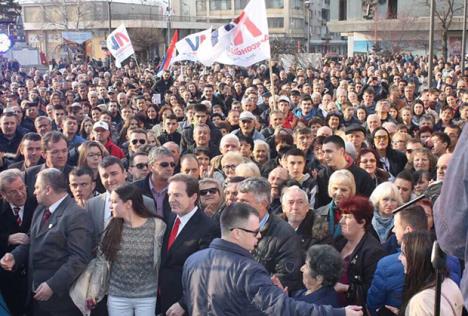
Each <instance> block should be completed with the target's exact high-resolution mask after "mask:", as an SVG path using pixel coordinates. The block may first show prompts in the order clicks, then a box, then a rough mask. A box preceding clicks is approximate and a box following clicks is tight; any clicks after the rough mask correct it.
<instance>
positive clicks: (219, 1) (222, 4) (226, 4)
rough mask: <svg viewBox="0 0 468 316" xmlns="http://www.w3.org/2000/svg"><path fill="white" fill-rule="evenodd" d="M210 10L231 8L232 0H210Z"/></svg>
mask: <svg viewBox="0 0 468 316" xmlns="http://www.w3.org/2000/svg"><path fill="white" fill-rule="evenodd" d="M210 10H215V11H217V10H231V0H210Z"/></svg>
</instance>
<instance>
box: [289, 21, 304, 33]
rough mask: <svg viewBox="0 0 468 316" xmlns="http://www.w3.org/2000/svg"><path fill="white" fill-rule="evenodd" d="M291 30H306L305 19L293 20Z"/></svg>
mask: <svg viewBox="0 0 468 316" xmlns="http://www.w3.org/2000/svg"><path fill="white" fill-rule="evenodd" d="M290 24H291V29H301V30H303V29H304V19H299V18H291V20H290Z"/></svg>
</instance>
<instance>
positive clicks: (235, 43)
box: [199, 0, 270, 67]
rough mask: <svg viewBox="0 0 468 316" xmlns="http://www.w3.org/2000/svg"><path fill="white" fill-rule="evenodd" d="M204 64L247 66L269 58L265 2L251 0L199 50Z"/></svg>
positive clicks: (263, 0) (262, 0)
mask: <svg viewBox="0 0 468 316" xmlns="http://www.w3.org/2000/svg"><path fill="white" fill-rule="evenodd" d="M199 56H200V61H201V62H202V63H203V64H205V65H211V64H212V63H213V62H219V63H222V64H228V65H237V66H243V67H248V66H250V65H253V64H255V63H257V62H260V61H262V60H265V59H269V58H270V41H269V34H268V20H267V14H266V8H265V0H250V2H249V3H248V4H247V6H246V7H245V9H244V10H243V11H242V12H241V14H240V15H239V16H238V17H237V18H236V19H234V20H233V21H232V22H231V23H229V24H226V25H224V26H222V27H220V28H219V29H218V30H216V31H215V32H213V33H212V34H211V38H210V40H209V41H204V42H203V44H202V45H201V47H200V49H199Z"/></svg>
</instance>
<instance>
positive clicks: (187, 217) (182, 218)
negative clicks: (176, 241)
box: [177, 206, 198, 235]
mask: <svg viewBox="0 0 468 316" xmlns="http://www.w3.org/2000/svg"><path fill="white" fill-rule="evenodd" d="M197 210H198V206H195V207H194V208H193V210H191V211H190V212H188V213H187V214H185V215H182V216H179V215H177V217H178V218H179V220H180V225H179V230H178V231H177V235H179V233H180V232H181V231H182V229H183V228H184V226H185V225H187V223H188V222H189V220H190V219H191V218H192V216H193V215H194V214H195V212H196V211H197Z"/></svg>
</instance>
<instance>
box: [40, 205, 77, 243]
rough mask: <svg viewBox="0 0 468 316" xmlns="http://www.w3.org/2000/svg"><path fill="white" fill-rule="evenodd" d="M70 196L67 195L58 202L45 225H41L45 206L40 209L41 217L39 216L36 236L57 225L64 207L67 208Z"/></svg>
mask: <svg viewBox="0 0 468 316" xmlns="http://www.w3.org/2000/svg"><path fill="white" fill-rule="evenodd" d="M70 199H71V197H70V196H67V197H66V198H65V199H64V200H63V201H62V202H61V203H60V204H59V206H58V207H57V208H56V209H55V211H54V213H52V215H50V218H49V222H48V224H47V225H42V216H43V214H44V210H45V208H43V209H42V212H41V217H40V218H39V231H38V233H37V235H36V237H40V236H42V235H43V234H45V233H47V232H48V231H49V229H51V228H52V227H54V226H55V225H57V222H58V221H59V219H60V217H62V215H63V212H65V209H66V208H67V206H68V204H70Z"/></svg>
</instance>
